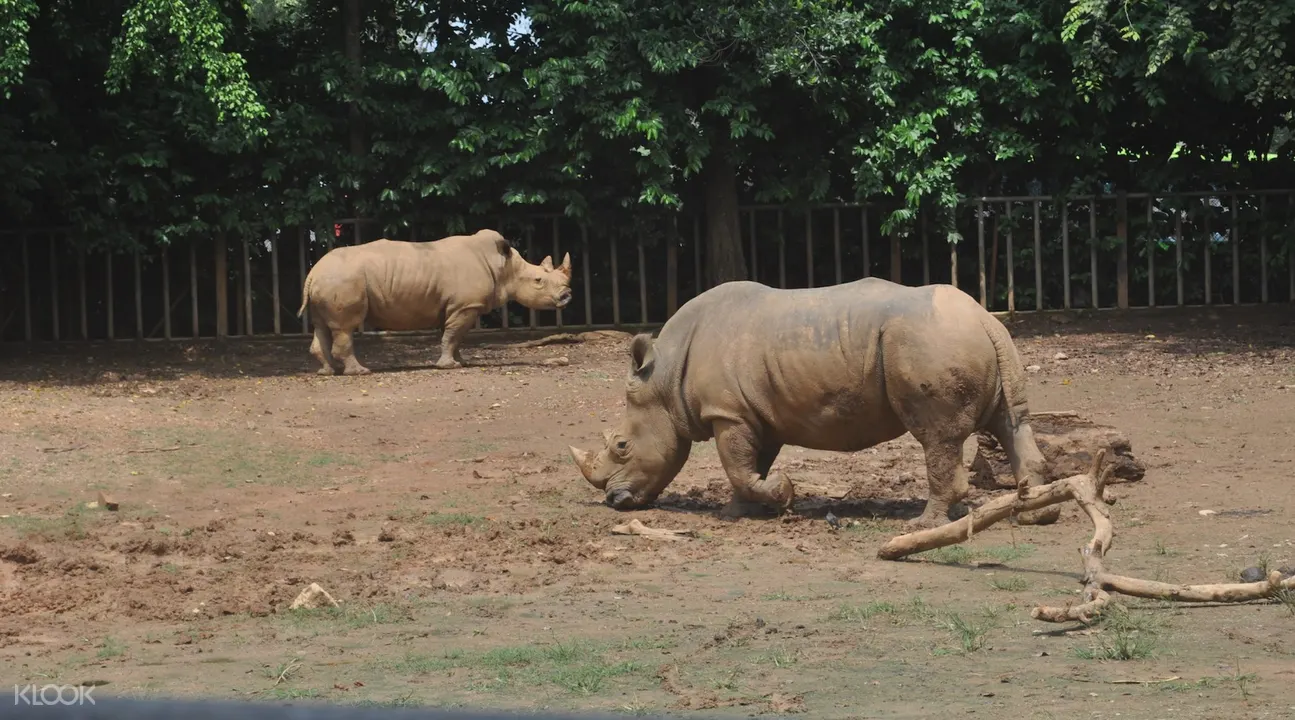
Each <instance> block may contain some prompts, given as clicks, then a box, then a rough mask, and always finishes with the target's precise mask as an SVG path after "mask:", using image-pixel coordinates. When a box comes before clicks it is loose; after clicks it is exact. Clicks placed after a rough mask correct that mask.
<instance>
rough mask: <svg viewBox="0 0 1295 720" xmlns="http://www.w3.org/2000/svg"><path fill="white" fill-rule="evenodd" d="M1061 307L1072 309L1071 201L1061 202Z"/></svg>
mask: <svg viewBox="0 0 1295 720" xmlns="http://www.w3.org/2000/svg"><path fill="white" fill-rule="evenodd" d="M1061 274H1062V276H1063V279H1062V281H1061V291H1062V293H1063V294H1062V300H1061V307H1063V308H1065V309H1067V310H1069V309H1070V203H1069V202H1063V203H1062V204H1061Z"/></svg>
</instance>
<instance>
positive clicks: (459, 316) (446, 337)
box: [434, 307, 481, 370]
mask: <svg viewBox="0 0 1295 720" xmlns="http://www.w3.org/2000/svg"><path fill="white" fill-rule="evenodd" d="M480 314H481V308H478V307H470V308H460V309H458V310H455V311H453V312H452V313H450V317H449V318H448V319H447V320H446V321H445V329H444V330H442V331H441V357H440V359H438V360H437V361H436V363H435V365H434V367H437V368H440V369H442V370H452V369H454V368H458V367H463V356H462V355H460V354H459V344H460V343H462V342H463V338H464V337H465V336H466V335H467V334H468V330H470V329H472V326H473V325H474V324H476V322H477V316H478V315H480Z"/></svg>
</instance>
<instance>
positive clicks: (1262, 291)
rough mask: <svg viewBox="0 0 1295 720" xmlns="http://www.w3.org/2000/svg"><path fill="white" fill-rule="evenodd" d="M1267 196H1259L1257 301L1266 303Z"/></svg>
mask: <svg viewBox="0 0 1295 720" xmlns="http://www.w3.org/2000/svg"><path fill="white" fill-rule="evenodd" d="M1267 216H1268V196H1267V195H1260V196H1259V267H1260V268H1261V270H1260V274H1259V302H1261V303H1263V304H1265V305H1267V304H1268V221H1267Z"/></svg>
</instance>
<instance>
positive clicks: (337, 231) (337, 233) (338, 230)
mask: <svg viewBox="0 0 1295 720" xmlns="http://www.w3.org/2000/svg"><path fill="white" fill-rule="evenodd" d="M341 236H342V224H341V223H333V237H341Z"/></svg>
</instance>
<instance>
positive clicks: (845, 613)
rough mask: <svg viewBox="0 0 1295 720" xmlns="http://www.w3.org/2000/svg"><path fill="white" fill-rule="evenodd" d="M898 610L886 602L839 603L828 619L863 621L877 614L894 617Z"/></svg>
mask: <svg viewBox="0 0 1295 720" xmlns="http://www.w3.org/2000/svg"><path fill="white" fill-rule="evenodd" d="M898 612H899V611H898V609H897V608H896V607H895V605H894V604H892V603H888V602H870V603H868V604H867V605H851V604H849V603H841V604H840V605H838V606H837V607H836V609H835V610H833V611H832V613H831V614H830V615H828V619H829V620H837V621H843V622H857V623H864V622H867V621H869V620H871V619H872V618H874V617H877V616H878V615H888V616H891V617H895V616H896V615H897V614H898Z"/></svg>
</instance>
